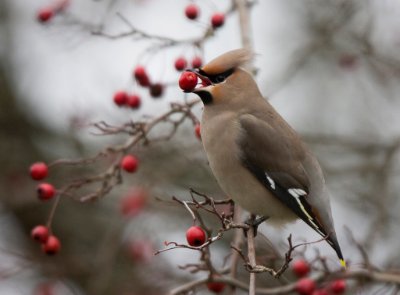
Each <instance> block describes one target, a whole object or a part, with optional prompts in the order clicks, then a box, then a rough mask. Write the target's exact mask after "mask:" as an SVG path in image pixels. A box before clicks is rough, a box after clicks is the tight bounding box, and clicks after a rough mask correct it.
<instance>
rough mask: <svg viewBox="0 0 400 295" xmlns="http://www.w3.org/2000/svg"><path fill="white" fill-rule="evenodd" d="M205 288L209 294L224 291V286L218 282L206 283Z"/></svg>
mask: <svg viewBox="0 0 400 295" xmlns="http://www.w3.org/2000/svg"><path fill="white" fill-rule="evenodd" d="M207 288H208V290H210V291H211V292H214V293H221V292H222V291H224V289H225V284H224V283H221V282H218V283H217V282H210V283H207Z"/></svg>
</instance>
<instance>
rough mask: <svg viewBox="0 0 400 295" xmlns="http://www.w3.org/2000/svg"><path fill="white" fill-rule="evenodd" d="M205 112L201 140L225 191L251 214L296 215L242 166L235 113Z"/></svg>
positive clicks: (237, 121) (270, 215) (239, 128)
mask: <svg viewBox="0 0 400 295" xmlns="http://www.w3.org/2000/svg"><path fill="white" fill-rule="evenodd" d="M208 115H209V114H207V112H205V113H203V119H202V125H201V126H202V127H201V137H202V141H203V146H204V149H205V151H206V154H207V158H208V161H209V165H210V168H211V170H212V172H213V174H214V176H215V178H216V179H217V181H218V184H219V185H220V186H221V188H222V190H223V191H224V192H225V193H226V194H227V195H228V196H229V197H230V198H232V199H233V200H235V202H237V203H238V204H239V205H240V206H242V207H243V208H244V209H246V210H247V211H249V212H251V213H254V214H258V215H264V216H269V217H278V219H281V218H283V219H286V220H287V219H293V214H292V213H291V212H290V210H288V208H287V207H286V206H284V205H283V204H282V203H281V202H280V201H279V200H278V199H277V198H276V197H274V196H273V195H271V193H270V192H269V191H268V190H267V189H266V188H265V187H264V186H263V185H262V184H261V183H260V182H259V181H258V180H257V179H256V178H255V177H254V176H253V175H252V174H251V173H250V172H249V171H248V170H247V169H246V168H245V167H244V166H243V165H242V163H241V160H240V157H239V156H240V149H239V146H238V144H237V138H238V137H239V136H240V132H242V129H241V127H240V123H239V120H238V116H237V115H236V114H234V113H228V112H227V113H225V114H219V115H218V116H213V117H209V116H208Z"/></svg>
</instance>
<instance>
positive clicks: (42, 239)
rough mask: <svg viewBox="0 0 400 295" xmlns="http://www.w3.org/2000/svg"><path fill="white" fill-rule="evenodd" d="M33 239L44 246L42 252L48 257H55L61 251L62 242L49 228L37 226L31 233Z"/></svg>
mask: <svg viewBox="0 0 400 295" xmlns="http://www.w3.org/2000/svg"><path fill="white" fill-rule="evenodd" d="M31 237H32V239H34V240H35V241H37V242H39V243H40V244H41V245H42V251H43V252H44V253H46V254H47V255H54V254H56V253H58V252H59V251H60V249H61V243H60V240H59V239H58V238H57V237H56V236H55V235H53V234H50V231H49V229H48V227H47V226H44V225H37V226H35V227H34V228H33V229H32V231H31Z"/></svg>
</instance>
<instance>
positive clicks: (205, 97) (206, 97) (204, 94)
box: [195, 90, 213, 105]
mask: <svg viewBox="0 0 400 295" xmlns="http://www.w3.org/2000/svg"><path fill="white" fill-rule="evenodd" d="M195 93H196V94H197V95H198V96H200V98H201V100H202V101H203V103H204V104H205V105H207V104H210V103H212V102H213V97H212V95H211V93H210V92H208V91H205V90H200V91H196V92H195Z"/></svg>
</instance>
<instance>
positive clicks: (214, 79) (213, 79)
mask: <svg viewBox="0 0 400 295" xmlns="http://www.w3.org/2000/svg"><path fill="white" fill-rule="evenodd" d="M234 71H235V69H233V68H232V69H229V70H227V71H225V72H223V73H219V74H216V75H209V74H207V73H206V72H204V71H203V70H202V69H199V71H198V73H199V74H200V75H202V76H206V77H207V78H208V79H210V81H211V82H212V83H213V84H218V83H221V82H224V81H225V80H226V78H228V77H229V76H230V75H232V74H233V72H234Z"/></svg>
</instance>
